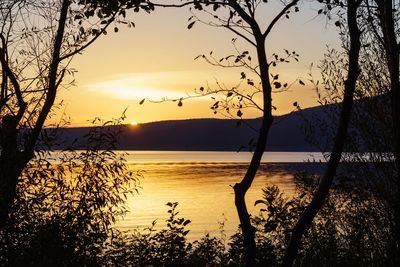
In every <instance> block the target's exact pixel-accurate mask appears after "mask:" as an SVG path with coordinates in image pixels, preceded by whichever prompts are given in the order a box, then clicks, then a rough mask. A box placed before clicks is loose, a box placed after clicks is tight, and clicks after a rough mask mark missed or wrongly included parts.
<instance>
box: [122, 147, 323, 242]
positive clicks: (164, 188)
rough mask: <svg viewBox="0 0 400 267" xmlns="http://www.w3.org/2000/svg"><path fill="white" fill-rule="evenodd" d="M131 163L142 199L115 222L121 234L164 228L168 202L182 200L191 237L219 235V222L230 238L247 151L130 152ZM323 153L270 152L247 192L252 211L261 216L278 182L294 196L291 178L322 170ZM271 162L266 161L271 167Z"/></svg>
mask: <svg viewBox="0 0 400 267" xmlns="http://www.w3.org/2000/svg"><path fill="white" fill-rule="evenodd" d="M127 153H128V157H127V160H128V164H129V166H130V168H131V169H132V170H142V171H143V174H144V178H143V179H142V180H141V187H142V189H140V190H139V195H134V196H130V197H129V198H128V208H129V210H130V211H129V213H128V214H127V215H126V216H125V217H124V218H123V219H121V220H119V221H118V222H117V227H118V228H119V229H121V230H131V229H133V228H139V229H143V228H145V227H148V226H150V225H151V223H152V221H154V220H157V225H158V227H162V226H164V225H165V222H164V221H165V219H166V218H167V210H168V207H167V206H166V205H165V204H166V203H167V202H179V206H178V207H179V211H180V214H179V215H180V216H183V217H185V218H186V219H190V220H191V221H192V223H191V224H189V229H190V230H191V232H190V234H189V239H191V240H193V239H197V238H200V237H201V236H202V235H204V234H205V233H207V232H209V233H211V234H213V235H218V234H219V231H218V229H219V224H218V222H219V221H223V220H226V221H225V227H224V229H225V231H226V233H227V234H228V235H230V234H232V233H233V232H234V231H235V230H236V229H237V226H238V219H237V214H236V209H235V206H234V202H233V201H234V193H233V189H232V186H233V185H234V184H235V183H236V182H238V181H240V179H241V178H242V177H243V175H244V173H245V171H246V169H247V166H248V162H249V160H250V158H251V154H250V153H249V152H240V153H237V152H187V151H130V152H127ZM321 159H323V157H322V155H321V154H320V153H302V152H267V153H266V155H265V156H264V158H263V162H264V163H263V164H262V166H261V167H260V171H259V172H258V174H257V177H256V179H255V181H254V183H253V186H252V188H251V189H250V190H249V192H248V194H247V203H248V208H249V211H250V212H251V213H253V214H256V213H258V210H259V208H260V207H254V202H255V201H256V200H257V199H260V198H261V196H262V188H263V187H265V186H266V185H268V184H276V185H278V186H279V188H280V189H281V190H283V191H284V192H285V194H287V195H291V194H293V192H294V183H293V175H294V173H295V172H296V171H299V170H306V169H307V170H310V171H318V170H319V169H320V167H321V166H320V165H319V164H313V163H304V161H306V160H311V161H313V160H316V161H318V160H321ZM267 162H268V163H267Z"/></svg>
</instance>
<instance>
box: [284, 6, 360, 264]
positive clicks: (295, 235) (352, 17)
mask: <svg viewBox="0 0 400 267" xmlns="http://www.w3.org/2000/svg"><path fill="white" fill-rule="evenodd" d="M358 6H359V1H356V0H349V1H348V7H347V21H348V26H349V34H350V50H349V70H348V76H347V81H346V82H345V91H344V99H343V103H342V109H341V113H340V119H339V125H338V129H337V132H336V136H335V142H334V146H333V149H332V153H331V155H330V158H329V162H328V164H327V169H326V171H325V173H324V176H323V177H322V178H321V181H320V184H319V186H318V189H317V191H316V192H315V194H314V197H313V199H312V201H311V203H310V204H309V205H308V206H307V208H306V210H305V211H304V213H303V214H302V215H301V216H300V218H299V220H298V222H297V224H296V225H295V227H294V229H293V232H292V236H291V238H290V241H289V245H288V247H287V249H286V253H285V257H284V261H283V266H292V265H293V263H294V260H295V258H296V256H297V253H298V250H299V248H300V243H301V238H302V236H303V234H304V232H305V231H306V229H307V228H308V227H309V225H310V224H311V222H312V221H313V219H314V218H315V216H316V215H317V213H318V211H319V210H320V209H321V207H322V205H323V204H324V201H325V199H326V197H327V196H328V193H329V189H330V187H331V185H332V181H333V178H334V177H335V174H336V169H337V166H338V164H339V161H340V158H341V154H342V151H343V146H344V141H345V138H346V135H347V129H348V124H349V121H350V115H351V109H352V105H353V95H354V91H355V88H356V81H357V77H358V73H359V65H358V58H359V52H360V31H359V29H358V26H357V9H358Z"/></svg>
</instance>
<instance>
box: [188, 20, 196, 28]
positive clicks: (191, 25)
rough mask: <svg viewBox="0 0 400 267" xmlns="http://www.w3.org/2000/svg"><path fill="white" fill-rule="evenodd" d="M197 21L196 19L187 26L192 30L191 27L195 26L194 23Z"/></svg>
mask: <svg viewBox="0 0 400 267" xmlns="http://www.w3.org/2000/svg"><path fill="white" fill-rule="evenodd" d="M195 23H196V21H193V22H191V23H189V25H188V26H187V28H188V29H189V30H190V29H191V28H193V25H194V24H195Z"/></svg>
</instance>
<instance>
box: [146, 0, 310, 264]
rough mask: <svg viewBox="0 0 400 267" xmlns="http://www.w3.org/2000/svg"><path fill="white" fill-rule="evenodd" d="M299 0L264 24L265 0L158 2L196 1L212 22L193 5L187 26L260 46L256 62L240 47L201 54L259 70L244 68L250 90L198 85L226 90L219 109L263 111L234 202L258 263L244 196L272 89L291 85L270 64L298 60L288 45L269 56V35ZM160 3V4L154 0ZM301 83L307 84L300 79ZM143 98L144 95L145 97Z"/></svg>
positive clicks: (249, 254) (251, 259)
mask: <svg viewBox="0 0 400 267" xmlns="http://www.w3.org/2000/svg"><path fill="white" fill-rule="evenodd" d="M298 2H299V1H298V0H292V1H282V5H283V6H282V8H281V9H280V10H279V11H278V12H277V14H276V15H275V17H273V18H272V19H271V21H270V23H269V24H267V25H266V27H263V26H262V25H260V23H259V21H258V19H257V15H256V13H257V8H258V7H259V6H260V5H263V4H266V1H260V0H221V1H213V0H195V1H185V2H184V3H182V4H169V5H168V4H166V5H165V4H164V5H161V4H160V6H170V7H182V6H186V5H194V9H195V11H196V10H197V11H202V12H205V13H206V14H209V15H211V17H212V22H207V21H204V20H203V19H201V18H200V17H198V16H197V15H196V14H195V11H193V16H192V17H191V18H190V19H189V24H188V28H189V29H190V28H192V27H193V26H194V25H195V23H197V22H204V23H206V24H208V25H210V26H218V27H224V28H226V29H228V30H230V31H232V32H233V33H235V34H236V35H237V36H238V37H239V38H242V39H243V40H245V41H246V42H247V43H248V44H250V45H251V46H252V47H253V48H254V49H255V50H256V58H257V59H256V63H255V64H254V63H252V59H251V56H250V55H249V52H248V51H244V52H240V51H239V50H237V52H238V54H237V55H230V56H226V57H223V58H221V59H218V60H217V59H215V58H214V57H213V55H212V53H210V55H209V56H206V55H201V56H200V57H201V58H204V59H206V60H207V61H208V62H209V63H211V64H213V65H216V66H221V67H243V68H245V69H246V70H247V71H251V72H252V73H253V74H254V75H256V76H257V80H258V81H259V82H258V81H254V80H253V79H251V78H250V77H247V76H246V73H245V72H242V73H241V79H242V80H243V81H245V83H246V85H245V86H247V88H246V89H248V91H246V90H243V91H241V90H240V89H239V87H240V84H241V83H239V85H238V86H235V87H233V88H229V89H227V88H224V87H223V86H221V85H220V84H218V88H217V89H210V88H207V89H205V88H204V87H201V88H200V89H199V93H200V95H206V94H207V95H208V94H218V93H219V94H222V98H223V99H222V100H220V99H219V100H216V101H215V103H214V104H213V106H212V109H213V110H214V111H215V112H218V111H221V110H222V111H226V112H228V114H231V113H230V111H231V109H236V116H237V117H239V118H241V117H242V116H243V112H242V109H243V108H245V107H254V108H256V109H258V110H259V111H261V112H262V124H261V127H260V129H259V134H258V138H257V141H256V142H255V143H254V150H253V156H252V159H251V162H250V164H249V166H248V168H247V171H246V174H245V176H244V177H243V179H242V180H241V181H240V182H239V183H236V184H235V185H234V186H233V188H234V192H235V206H236V209H237V212H238V216H239V220H240V227H241V229H242V233H243V242H244V247H245V248H246V265H247V266H254V265H255V264H256V261H255V259H256V242H255V231H256V230H255V228H254V226H253V225H252V223H251V218H250V214H249V212H248V210H247V206H246V201H245V196H246V192H247V191H248V189H249V188H250V187H251V185H252V183H253V180H254V178H255V176H256V173H257V170H258V168H259V166H260V162H261V158H262V155H263V153H264V151H265V147H266V142H267V139H268V132H269V129H270V127H271V125H272V123H273V116H272V110H273V109H274V108H275V107H274V106H273V105H272V92H273V90H274V89H276V90H282V89H285V88H287V87H288V84H287V83H281V82H280V81H279V75H277V74H274V75H272V74H271V68H272V67H274V66H276V65H277V64H279V63H287V62H289V61H288V59H290V58H294V59H295V60H297V58H298V54H297V53H296V52H289V51H287V50H285V52H286V54H285V55H284V56H278V55H276V54H273V56H272V57H271V58H268V56H267V47H266V45H267V44H268V43H267V38H268V37H269V35H270V33H271V32H272V30H273V29H274V27H275V26H276V24H277V22H278V21H279V20H281V19H285V18H289V15H290V13H291V12H292V11H294V12H297V11H298V10H299V9H298V7H297V3H298ZM155 5H158V4H155ZM300 84H303V82H302V81H300ZM257 95H259V96H260V98H261V99H262V101H261V103H260V104H259V103H258V102H257V99H256V96H257ZM183 99H184V98H181V99H179V101H178V106H180V105H182V100H183ZM141 103H143V101H142V102H141Z"/></svg>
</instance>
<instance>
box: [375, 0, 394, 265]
mask: <svg viewBox="0 0 400 267" xmlns="http://www.w3.org/2000/svg"><path fill="white" fill-rule="evenodd" d="M376 3H377V5H378V7H379V18H380V22H381V23H380V25H381V27H382V33H383V42H384V48H385V53H386V62H387V66H388V69H389V74H390V101H391V108H392V114H391V115H392V124H393V128H392V129H393V145H394V148H393V154H394V160H395V166H396V172H397V175H396V189H395V190H396V192H395V203H394V217H395V218H394V219H395V240H396V241H395V242H396V243H395V244H394V248H395V252H394V253H395V255H397V257H396V259H395V262H396V263H397V264H399V261H400V260H399V257H400V80H399V75H400V73H399V55H400V48H399V44H398V43H397V40H396V30H395V21H394V16H393V12H394V10H393V9H392V6H393V1H392V0H383V1H376Z"/></svg>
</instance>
